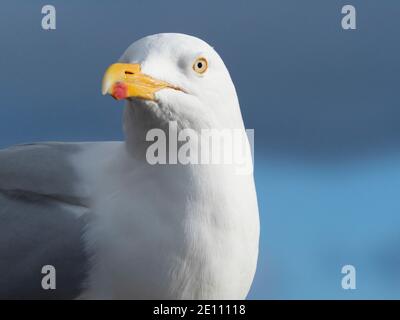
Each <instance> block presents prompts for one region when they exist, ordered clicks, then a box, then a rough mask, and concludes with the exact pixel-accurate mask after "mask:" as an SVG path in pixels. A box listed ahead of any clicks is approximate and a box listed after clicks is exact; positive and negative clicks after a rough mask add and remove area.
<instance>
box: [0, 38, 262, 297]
mask: <svg viewBox="0 0 400 320" xmlns="http://www.w3.org/2000/svg"><path fill="white" fill-rule="evenodd" d="M102 92H103V94H105V95H111V96H112V97H114V98H115V99H117V100H125V108H124V114H123V128H124V135H125V139H124V141H110V142H80V143H73V142H71V143H63V142H43V143H32V144H22V145H16V146H12V147H9V148H6V149H3V150H1V151H0V298H3V299H156V300H158V299H235V300H236V299H245V298H246V297H247V295H248V292H249V290H250V287H251V284H252V282H253V278H254V274H255V271H256V265H257V258H258V246H259V213H258V204H257V196H256V189H255V184H254V177H253V173H252V172H251V173H250V174H238V173H237V172H235V170H233V169H232V168H233V165H231V164H207V163H206V164H203V163H179V162H178V163H175V164H171V163H156V164H154V163H149V161H148V157H147V154H148V149H149V147H150V146H151V144H152V143H154V141H149V140H148V139H147V138H148V133H149V132H151V130H153V129H157V130H164V131H166V132H167V136H168V137H169V135H170V133H168V128H169V126H170V124H171V123H174V124H175V125H176V128H177V131H179V132H182V131H184V130H192V131H193V132H195V133H198V134H199V135H200V136H201V135H202V132H203V130H204V129H228V130H234V129H235V130H236V129H238V130H245V128H244V124H243V119H242V115H241V111H240V106H239V102H238V98H237V94H236V90H235V87H234V84H233V82H232V80H231V77H230V75H229V72H228V70H227V68H226V66H225V64H224V62H223V60H222V59H221V58H220V56H219V55H218V54H217V52H216V51H215V50H214V49H213V48H212V47H211V46H210V45H208V44H207V43H206V42H204V41H202V40H200V39H198V38H196V37H193V36H189V35H184V34H176V33H163V34H156V35H151V36H147V37H144V38H142V39H140V40H138V41H136V42H134V43H133V44H132V45H130V46H129V47H128V49H127V50H126V51H125V53H123V55H122V56H121V58H120V59H119V60H118V61H115V63H112V64H111V65H110V66H109V67H108V68H107V69H106V71H105V74H104V78H103V83H102ZM110 101H111V100H110ZM246 139H247V138H246ZM246 141H247V140H246ZM246 143H247V144H248V141H247V142H246ZM170 144H171V143H170ZM179 145H182V142H180V144H179ZM160 150H161V149H160ZM217 151H218V150H217ZM211 152H216V151H215V150H214V151H211ZM247 160H248V159H247ZM250 160H252V159H250ZM49 266H50V267H51V268H52V269H51V270H53V271H54V274H53V276H54V279H53V278H52V280H51V281H54V283H53V285H52V286H51V287H46V286H43V281H44V280H46V279H45V277H46V276H47V275H48V274H47V273H46V272H47V271H46V270H49V269H48V268H49ZM46 268H47V269H46ZM47 280H48V279H47ZM47 280H46V281H47ZM46 281H45V282H46ZM49 281H50V280H49Z"/></svg>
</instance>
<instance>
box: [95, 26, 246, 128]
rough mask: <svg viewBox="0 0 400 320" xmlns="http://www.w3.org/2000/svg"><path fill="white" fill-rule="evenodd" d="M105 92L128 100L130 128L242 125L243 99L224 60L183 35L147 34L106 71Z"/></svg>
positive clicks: (103, 87) (200, 43)
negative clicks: (137, 124) (137, 125)
mask: <svg viewBox="0 0 400 320" xmlns="http://www.w3.org/2000/svg"><path fill="white" fill-rule="evenodd" d="M102 92H103V94H109V95H111V96H112V97H114V98H115V99H117V100H121V99H126V100H127V101H128V103H127V107H126V110H125V112H126V113H125V127H126V126H128V127H130V126H132V125H133V124H132V123H133V122H135V121H136V122H137V121H140V122H141V123H142V125H143V123H147V124H148V126H149V127H160V126H162V125H163V124H165V123H167V122H169V121H176V122H177V123H178V125H179V126H180V127H182V128H187V127H189V128H192V129H200V128H242V127H243V123H242V117H241V114H240V108H239V103H238V99H237V95H236V91H235V87H234V85H233V83H232V80H231V77H230V75H229V72H228V70H227V68H226V67H225V64H224V62H223V61H222V59H221V58H220V56H219V55H218V54H217V53H216V51H215V50H214V49H213V48H212V47H211V46H210V45H208V44H207V43H206V42H204V41H202V40H200V39H198V38H195V37H192V36H188V35H184V34H174V33H164V34H156V35H152V36H147V37H145V38H142V39H140V40H138V41H136V42H134V43H133V44H132V45H130V46H129V47H128V49H127V50H126V51H125V53H124V54H123V55H122V57H121V58H120V59H119V61H118V62H116V63H114V64H112V65H111V66H109V67H108V69H107V70H106V72H105V74H104V77H103V83H102Z"/></svg>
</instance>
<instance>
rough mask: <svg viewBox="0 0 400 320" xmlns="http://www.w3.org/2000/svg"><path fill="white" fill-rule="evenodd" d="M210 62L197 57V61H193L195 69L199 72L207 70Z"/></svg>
mask: <svg viewBox="0 0 400 320" xmlns="http://www.w3.org/2000/svg"><path fill="white" fill-rule="evenodd" d="M207 68H208V62H207V60H206V59H205V58H197V59H196V61H195V62H194V63H193V70H194V71H196V72H197V73H198V74H203V73H204V72H206V71H207Z"/></svg>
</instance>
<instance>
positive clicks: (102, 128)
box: [0, 0, 400, 299]
mask: <svg viewBox="0 0 400 320" xmlns="http://www.w3.org/2000/svg"><path fill="white" fill-rule="evenodd" d="M49 3H50V4H53V5H54V6H55V7H56V10H57V29H56V30H55V31H43V30H42V29H41V24H40V21H41V8H42V6H43V5H45V4H49ZM348 3H351V4H353V5H354V6H355V7H356V9H357V30H355V31H344V30H342V29H341V27H340V21H341V17H342V16H341V13H340V11H341V7H342V6H343V5H345V4H348ZM197 5H199V4H198V3H195V2H193V3H190V2H189V1H186V2H182V1H177V0H170V1H167V2H166V1H152V2H151V3H150V2H147V1H85V2H82V1H50V2H48V1H46V2H43V1H29V2H26V1H3V2H2V5H1V6H2V8H1V9H2V10H1V11H0V40H1V42H0V57H1V59H0V70H1V72H2V78H1V85H2V86H1V87H2V88H1V90H0V99H1V100H0V101H1V107H0V122H1V126H0V147H5V146H9V145H12V144H15V143H22V142H32V141H43V140H65V141H88V140H96V141H101V140H117V139H122V130H121V112H122V105H123V104H122V103H121V104H118V103H114V102H113V101H111V99H107V98H104V97H102V96H101V94H100V82H101V77H102V75H103V72H104V70H105V68H106V67H107V66H108V65H109V64H110V63H112V62H114V61H115V60H116V59H118V58H119V56H120V55H121V54H122V52H123V51H124V50H125V48H126V47H127V46H128V45H129V44H130V43H132V42H133V41H135V40H137V39H139V38H141V37H143V36H145V35H149V34H153V33H159V32H182V33H187V34H191V35H195V36H198V37H200V38H202V39H204V40H206V41H207V42H209V43H210V44H211V45H213V46H214V47H215V49H216V50H217V51H218V52H219V53H220V55H221V56H222V58H223V59H224V61H225V63H226V65H227V66H228V68H229V70H230V72H231V75H232V78H233V80H234V82H235V85H236V88H237V91H238V95H239V98H240V102H241V107H242V112H243V116H244V119H245V123H246V126H247V127H248V128H254V129H255V141H256V145H255V150H256V182H257V191H258V197H259V203H260V215H261V221H262V225H261V231H262V234H261V245H260V249H261V254H260V261H259V267H258V271H257V275H256V279H255V282H254V285H253V288H252V291H251V293H250V298H255V299H263V298H272V299H279V298H344V299H347V298H400V221H399V220H400V215H399V212H400V201H399V200H398V199H399V197H398V194H399V190H400V188H399V187H400V186H399V184H400V150H399V147H400V145H399V144H400V142H399V141H400V108H399V107H400V99H399V96H398V92H399V90H398V88H399V74H400V42H399V41H398V35H399V30H400V19H399V18H398V17H399V16H400V3H399V2H398V1H396V0H385V1H377V0H363V1H361V0H352V1H350V2H349V1H319V0H304V1H295V0H267V1H251V2H244V1H211V0H204V1H202V2H201V5H199V6H197ZM345 264H353V265H354V266H355V267H356V270H357V289H356V290H354V291H344V290H342V289H341V287H340V281H341V277H342V275H341V273H340V270H341V267H342V266H343V265H345Z"/></svg>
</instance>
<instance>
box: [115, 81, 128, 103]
mask: <svg viewBox="0 0 400 320" xmlns="http://www.w3.org/2000/svg"><path fill="white" fill-rule="evenodd" d="M111 95H112V96H113V97H114V98H115V99H117V100H122V99H125V98H127V96H128V87H127V85H126V84H125V83H122V82H117V83H116V84H114V86H113V90H112V94H111Z"/></svg>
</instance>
